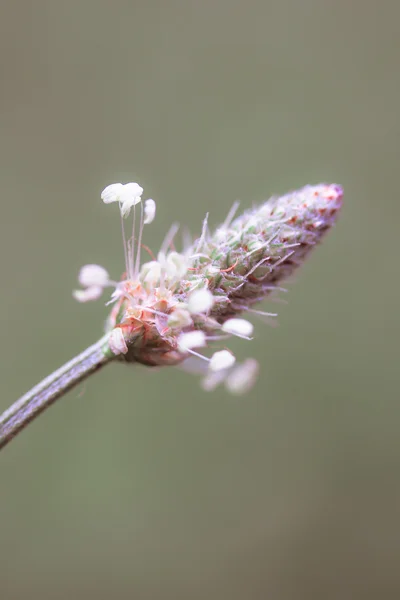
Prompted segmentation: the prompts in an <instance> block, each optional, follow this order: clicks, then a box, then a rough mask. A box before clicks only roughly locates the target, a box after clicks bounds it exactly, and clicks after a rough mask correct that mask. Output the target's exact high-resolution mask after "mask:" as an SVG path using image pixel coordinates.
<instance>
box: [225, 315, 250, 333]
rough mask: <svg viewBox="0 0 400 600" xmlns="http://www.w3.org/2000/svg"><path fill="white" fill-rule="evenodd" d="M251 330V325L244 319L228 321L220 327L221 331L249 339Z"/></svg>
mask: <svg viewBox="0 0 400 600" xmlns="http://www.w3.org/2000/svg"><path fill="white" fill-rule="evenodd" d="M253 329H254V328H253V324H252V323H250V321H246V319H228V320H227V321H225V323H224V324H223V325H222V331H225V332H226V333H232V335H237V336H239V337H250V336H251V335H252V333H253Z"/></svg>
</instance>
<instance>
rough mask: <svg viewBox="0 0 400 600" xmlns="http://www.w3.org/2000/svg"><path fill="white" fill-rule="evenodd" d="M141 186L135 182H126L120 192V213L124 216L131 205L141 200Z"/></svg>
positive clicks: (128, 211) (127, 213)
mask: <svg viewBox="0 0 400 600" xmlns="http://www.w3.org/2000/svg"><path fill="white" fill-rule="evenodd" d="M142 194H143V188H142V187H140V185H139V184H137V183H126V184H125V185H124V188H123V190H122V192H121V195H120V198H119V202H120V207H121V215H122V216H123V218H126V217H127V216H128V215H129V213H130V211H131V208H132V206H135V205H136V204H139V202H141V200H142Z"/></svg>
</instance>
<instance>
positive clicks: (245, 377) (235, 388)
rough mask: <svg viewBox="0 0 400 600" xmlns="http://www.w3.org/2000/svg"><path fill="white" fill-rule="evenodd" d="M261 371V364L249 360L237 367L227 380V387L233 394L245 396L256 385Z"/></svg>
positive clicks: (252, 359)
mask: <svg viewBox="0 0 400 600" xmlns="http://www.w3.org/2000/svg"><path fill="white" fill-rule="evenodd" d="M258 371H259V364H258V362H257V361H256V360H255V359H254V358H248V359H247V360H245V361H244V362H243V363H242V364H241V365H238V366H237V367H235V368H234V369H233V370H232V372H231V373H229V374H228V376H227V377H226V379H225V386H226V388H227V390H228V391H229V392H231V393H232V394H244V393H245V392H248V391H249V390H250V389H251V388H252V387H253V385H254V383H255V381H256V379H257V375H258Z"/></svg>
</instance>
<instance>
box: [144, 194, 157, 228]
mask: <svg viewBox="0 0 400 600" xmlns="http://www.w3.org/2000/svg"><path fill="white" fill-rule="evenodd" d="M155 216H156V203H155V202H154V200H152V199H151V198H149V199H148V200H146V202H145V203H144V221H143V223H144V224H145V225H148V224H149V223H152V221H154V217H155Z"/></svg>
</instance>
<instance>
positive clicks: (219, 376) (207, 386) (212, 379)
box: [201, 371, 226, 392]
mask: <svg viewBox="0 0 400 600" xmlns="http://www.w3.org/2000/svg"><path fill="white" fill-rule="evenodd" d="M225 377H226V372H225V371H209V372H208V373H207V375H206V376H205V377H203V379H202V380H201V387H202V388H203V390H204V391H205V392H212V391H213V390H215V388H216V387H218V386H219V385H220V383H222V382H223V381H224V379H225Z"/></svg>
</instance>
